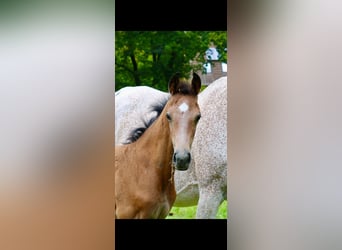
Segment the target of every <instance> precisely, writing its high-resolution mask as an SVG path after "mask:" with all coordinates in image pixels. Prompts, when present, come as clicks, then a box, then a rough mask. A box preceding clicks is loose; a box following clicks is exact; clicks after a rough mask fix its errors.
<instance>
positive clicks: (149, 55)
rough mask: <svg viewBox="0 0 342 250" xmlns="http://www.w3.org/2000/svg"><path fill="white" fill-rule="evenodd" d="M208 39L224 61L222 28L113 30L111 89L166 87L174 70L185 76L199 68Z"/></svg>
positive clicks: (224, 32) (165, 88) (224, 43)
mask: <svg viewBox="0 0 342 250" xmlns="http://www.w3.org/2000/svg"><path fill="white" fill-rule="evenodd" d="M210 43H214V44H215V45H216V46H217V50H218V52H219V53H220V55H221V57H220V58H219V60H220V61H222V62H226V61H227V54H226V52H225V49H226V48H227V32H226V31H208V32H206V31H116V32H115V90H118V89H120V88H122V87H124V86H140V85H147V86H151V87H154V88H157V89H160V90H164V91H166V90H167V84H165V83H167V82H168V80H169V78H170V77H171V76H172V75H173V74H174V73H176V72H180V73H181V74H182V76H183V77H189V76H190V73H191V71H192V70H195V71H197V70H200V69H202V65H201V63H204V62H205V57H204V55H205V51H206V50H207V49H208V46H209V44H210ZM192 60H196V61H198V62H200V64H196V65H194V64H191V63H190V62H191V61H192Z"/></svg>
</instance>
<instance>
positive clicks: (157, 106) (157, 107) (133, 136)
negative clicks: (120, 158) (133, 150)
mask: <svg viewBox="0 0 342 250" xmlns="http://www.w3.org/2000/svg"><path fill="white" fill-rule="evenodd" d="M168 100H169V99H168V98H165V99H163V100H161V101H159V102H157V103H154V104H152V105H151V107H150V109H149V111H150V112H157V115H156V116H153V117H152V118H151V119H149V120H146V118H144V117H141V119H142V121H143V123H144V125H143V126H142V127H138V128H134V129H133V130H132V131H131V132H130V133H129V136H128V138H127V139H126V142H125V143H124V144H130V143H133V142H135V141H137V140H138V139H139V138H140V137H141V136H142V135H143V133H144V132H145V131H146V129H148V128H149V127H150V126H151V125H152V123H153V122H154V121H155V120H157V118H158V117H159V116H160V114H161V113H162V111H163V109H164V107H165V105H166V103H167V101H168Z"/></svg>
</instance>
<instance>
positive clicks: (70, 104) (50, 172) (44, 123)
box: [0, 0, 115, 249]
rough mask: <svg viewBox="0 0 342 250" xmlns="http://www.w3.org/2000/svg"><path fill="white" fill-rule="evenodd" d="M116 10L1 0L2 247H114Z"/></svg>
mask: <svg viewBox="0 0 342 250" xmlns="http://www.w3.org/2000/svg"><path fill="white" fill-rule="evenodd" d="M113 10H114V3H113V2H111V1H96V2H94V1H57V2H56V1H38V0H37V1H15V2H14V1H3V2H1V7H0V138H1V139H0V248H1V249H113V248H114V239H113V238H114V227H113V219H112V218H113V199H112V198H113V183H112V176H113V175H112V174H113V173H112V171H113V166H112V165H113V164H112V159H113V150H112V148H113V140H112V138H113V135H114V132H113V124H114V120H113V117H114V116H113V110H114V100H113V97H112V93H113V88H114V84H113V82H114V58H113V55H114V26H115V23H114V14H113Z"/></svg>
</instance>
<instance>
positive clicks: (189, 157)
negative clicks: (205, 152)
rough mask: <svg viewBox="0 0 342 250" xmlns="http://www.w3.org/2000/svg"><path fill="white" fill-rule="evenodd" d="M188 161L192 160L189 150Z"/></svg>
mask: <svg viewBox="0 0 342 250" xmlns="http://www.w3.org/2000/svg"><path fill="white" fill-rule="evenodd" d="M187 161H188V163H189V162H190V161H191V154H190V153H189V152H188V153H187Z"/></svg>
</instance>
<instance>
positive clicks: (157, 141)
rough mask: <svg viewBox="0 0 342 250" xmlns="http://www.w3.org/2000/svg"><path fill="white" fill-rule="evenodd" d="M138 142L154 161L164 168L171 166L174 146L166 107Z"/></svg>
mask: <svg viewBox="0 0 342 250" xmlns="http://www.w3.org/2000/svg"><path fill="white" fill-rule="evenodd" d="M137 143H138V144H140V145H139V146H141V148H142V149H143V151H144V152H145V153H146V154H148V157H149V158H150V159H151V161H152V162H153V163H155V164H158V165H160V167H164V168H165V167H168V166H171V164H172V155H173V146H172V140H171V136H170V127H169V122H168V120H167V118H166V111H165V108H164V110H163V112H162V113H161V114H160V116H159V117H158V118H157V120H155V122H154V123H153V124H152V125H151V126H150V127H149V128H148V129H147V130H146V131H145V133H144V134H143V135H142V136H141V137H140V139H139V140H138V141H137ZM158 167H159V166H158Z"/></svg>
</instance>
